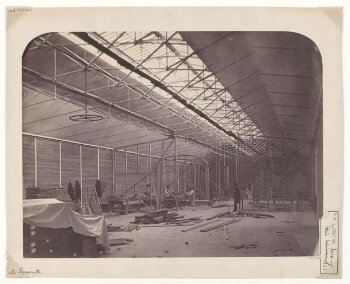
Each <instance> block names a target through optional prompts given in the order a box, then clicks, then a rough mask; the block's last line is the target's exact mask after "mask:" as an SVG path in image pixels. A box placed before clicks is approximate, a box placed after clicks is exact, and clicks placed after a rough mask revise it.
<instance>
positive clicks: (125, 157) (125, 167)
mask: <svg viewBox="0 0 350 284" xmlns="http://www.w3.org/2000/svg"><path fill="white" fill-rule="evenodd" d="M127 178H128V153H127V152H126V147H125V149H124V184H125V192H126V190H127V188H128V182H127ZM125 197H126V199H128V196H127V194H126V196H125Z"/></svg>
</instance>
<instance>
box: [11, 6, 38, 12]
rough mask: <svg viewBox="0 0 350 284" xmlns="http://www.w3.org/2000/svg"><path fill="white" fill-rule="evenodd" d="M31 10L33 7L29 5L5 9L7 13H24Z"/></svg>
mask: <svg viewBox="0 0 350 284" xmlns="http://www.w3.org/2000/svg"><path fill="white" fill-rule="evenodd" d="M32 10H33V9H32V8H29V7H15V8H9V9H8V10H7V11H8V12H9V13H24V12H30V11H32Z"/></svg>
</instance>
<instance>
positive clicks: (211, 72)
mask: <svg viewBox="0 0 350 284" xmlns="http://www.w3.org/2000/svg"><path fill="white" fill-rule="evenodd" d="M22 68H23V69H22V74H23V75H22V80H23V89H22V90H23V92H22V110H23V113H22V126H23V128H22V132H23V149H22V151H23V152H22V156H23V168H22V170H23V254H24V256H25V257H196V256H198V257H200V256H204V257H214V256H231V257H235V256H301V255H314V254H318V251H317V249H318V248H317V244H318V220H319V218H320V217H321V216H322V199H323V195H322V182H323V170H322V159H323V157H322V151H323V150H322V136H323V131H322V60H321V55H320V53H319V50H318V49H317V47H316V46H315V44H314V43H313V42H312V41H311V40H310V39H308V38H307V37H304V36H302V35H300V34H296V33H289V32H169V31H168V32H158V31H153V32H72V33H48V34H44V35H41V36H39V37H37V38H35V39H33V40H32V41H31V42H30V43H29V44H28V46H27V47H26V49H25V50H24V52H23V66H22ZM236 188H238V189H239V191H238V192H239V193H238V197H237V191H236ZM237 200H238V201H237ZM235 207H238V208H237V211H234V209H235Z"/></svg>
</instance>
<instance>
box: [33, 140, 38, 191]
mask: <svg viewBox="0 0 350 284" xmlns="http://www.w3.org/2000/svg"><path fill="white" fill-rule="evenodd" d="M36 140H37V139H36V137H34V186H38V153H37V141H36Z"/></svg>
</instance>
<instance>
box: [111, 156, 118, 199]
mask: <svg viewBox="0 0 350 284" xmlns="http://www.w3.org/2000/svg"><path fill="white" fill-rule="evenodd" d="M115 155H116V151H115V150H113V152H112V171H113V189H114V194H115V195H117V176H116V172H115V162H116V159H115Z"/></svg>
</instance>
